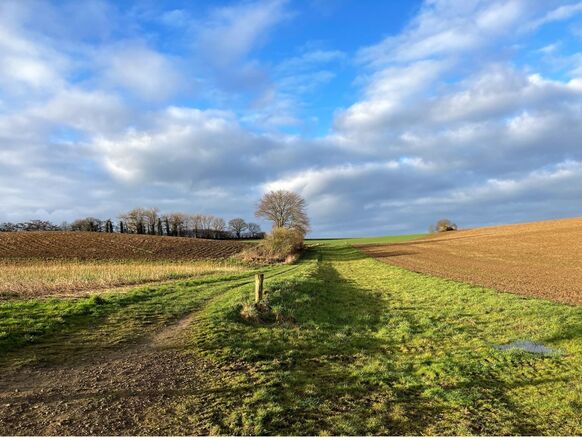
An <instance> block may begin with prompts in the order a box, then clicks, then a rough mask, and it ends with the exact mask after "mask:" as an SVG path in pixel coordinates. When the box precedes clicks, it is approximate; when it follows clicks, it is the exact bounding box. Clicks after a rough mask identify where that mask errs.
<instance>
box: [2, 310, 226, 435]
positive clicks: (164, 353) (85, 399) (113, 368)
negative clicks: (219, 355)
mask: <svg viewBox="0 0 582 437" xmlns="http://www.w3.org/2000/svg"><path fill="white" fill-rule="evenodd" d="M195 314H196V313H192V314H190V315H189V316H187V317H184V318H183V319H181V320H180V321H179V322H177V323H174V324H171V325H169V326H168V327H166V328H164V329H162V330H161V331H158V332H156V333H154V335H152V336H149V337H147V338H145V339H144V340H143V341H140V342H138V343H136V344H134V345H133V346H129V347H124V348H122V349H119V350H113V351H107V350H103V351H100V352H98V353H94V354H90V355H82V356H77V357H73V358H72V359H70V360H67V362H65V363H63V364H58V365H47V366H42V365H41V366H26V367H25V368H23V369H19V368H15V369H12V370H5V371H3V372H2V373H0V435H55V434H57V435H86V434H105V435H129V434H136V433H139V434H154V435H156V434H167V433H172V431H174V432H175V431H176V429H179V430H180V431H181V432H182V433H184V434H208V433H209V432H210V429H209V428H208V424H206V423H202V422H197V423H195V424H193V423H192V422H190V421H189V420H188V419H189V417H188V415H185V414H181V415H180V414H177V413H176V412H175V411H173V410H172V408H174V407H173V405H175V404H176V403H178V402H179V400H180V399H181V398H186V397H187V398H188V399H190V408H191V410H190V411H189V413H190V414H193V415H196V416H197V417H205V414H206V413H205V411H206V410H207V406H208V405H207V404H208V402H211V401H212V399H211V396H210V395H209V394H208V393H212V390H213V389H214V387H213V386H214V385H215V384H217V382H216V380H219V378H220V373H221V372H223V371H224V369H221V370H219V369H218V368H216V366H215V365H213V364H211V363H209V362H208V361H206V360H204V359H203V358H201V357H194V356H190V355H187V354H185V353H184V352H183V351H181V349H184V345H183V341H184V335H185V334H187V331H188V329H190V327H191V324H192V323H193V322H194V318H195ZM193 401H196V402H195V404H194V405H192V402H193Z"/></svg>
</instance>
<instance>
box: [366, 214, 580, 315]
mask: <svg viewBox="0 0 582 437" xmlns="http://www.w3.org/2000/svg"><path fill="white" fill-rule="evenodd" d="M363 250H365V251H366V252H367V253H369V254H370V255H372V256H374V257H376V258H378V259H381V260H382V261H384V262H387V263H390V264H394V265H397V266H400V267H404V268H405V269H409V270H413V271H416V272H423V273H428V274H430V275H436V276H440V277H444V278H449V279H454V280H457V281H465V282H470V283H473V284H478V285H482V286H485V287H491V288H495V289H497V290H503V291H508V292H512V293H518V294H523V295H526V296H534V297H541V298H544V299H552V300H556V301H558V302H566V303H571V304H576V305H580V304H582V261H581V260H582V218H573V219H564V220H551V221H545V222H537V223H524V224H519V225H509V226H496V227H490V228H478V229H470V230H466V231H457V232H448V233H444V234H439V235H436V236H432V237H430V238H426V239H424V240H417V241H410V242H405V243H401V244H388V245H384V244H382V245H371V246H365V247H363Z"/></svg>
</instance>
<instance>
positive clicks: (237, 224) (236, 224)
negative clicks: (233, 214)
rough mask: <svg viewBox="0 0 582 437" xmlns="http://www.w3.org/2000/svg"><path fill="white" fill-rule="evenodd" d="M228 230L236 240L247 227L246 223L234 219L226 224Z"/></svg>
mask: <svg viewBox="0 0 582 437" xmlns="http://www.w3.org/2000/svg"><path fill="white" fill-rule="evenodd" d="M228 227H229V229H230V230H231V231H232V232H233V233H234V235H236V238H240V237H241V235H242V233H243V231H245V230H246V229H247V227H248V225H247V222H245V221H244V219H241V218H240V217H237V218H234V219H232V220H230V221H229V222H228Z"/></svg>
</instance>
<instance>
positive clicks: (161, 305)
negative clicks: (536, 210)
mask: <svg viewBox="0 0 582 437" xmlns="http://www.w3.org/2000/svg"><path fill="white" fill-rule="evenodd" d="M266 284H267V286H268V288H269V289H270V291H269V294H268V296H269V297H268V299H269V301H270V304H271V307H272V308H273V311H277V312H279V313H281V314H284V315H285V316H286V317H285V318H284V320H285V322H283V323H265V324H253V323H249V322H245V321H244V320H243V319H241V317H240V315H239V313H240V307H239V304H240V302H243V301H245V300H248V299H249V298H250V297H251V296H252V274H250V273H247V274H241V275H239V276H236V275H233V276H232V277H230V278H222V279H220V278H216V281H215V282H213V283H210V284H208V283H207V284H203V283H202V280H199V281H190V282H187V283H177V284H176V285H174V286H164V287H166V288H163V289H158V288H156V287H150V291H149V292H144V293H141V294H139V293H137V294H136V295H135V298H134V299H133V300H131V299H130V300H127V301H123V302H121V301H111V302H110V303H107V302H106V303H101V304H100V306H99V307H106V308H107V307H108V305H110V306H111V311H109V310H106V309H101V310H99V311H98V312H97V313H96V314H95V315H94V316H91V315H89V316H84V317H81V318H80V319H77V318H74V319H72V320H70V321H69V322H71V323H72V326H71V328H70V329H65V327H64V326H63V327H61V328H59V332H60V333H59V334H50V335H49V334H47V336H46V337H43V338H44V340H42V338H39V340H38V342H37V343H35V344H32V345H29V346H26V347H24V348H21V349H20V350H16V349H12V352H9V353H8V358H7V359H6V360H4V363H3V364H2V369H3V370H2V372H3V374H2V379H1V380H2V382H1V383H0V384H1V385H0V396H1V399H2V400H1V401H0V402H1V403H0V405H2V407H0V430H1V431H2V433H4V434H6V433H18V434H25V433H26V434H43V433H59V434H84V433H96V434H115V433H124V434H144V433H145V434H196V433H209V432H210V433H223V434H369V433H371V434H427V433H438V434H475V433H484V434H580V433H581V432H582V422H581V420H580V418H579V414H578V412H579V409H580V405H581V399H580V392H581V388H582V387H581V378H582V327H581V322H580V320H581V319H582V317H581V316H582V310H581V309H580V308H579V307H572V306H568V305H561V304H558V303H553V302H548V301H544V300H537V299H527V298H523V297H519V296H514V295H510V294H504V293H497V292H495V291H493V290H488V289H484V288H480V287H475V286H471V285H468V284H462V283H456V282H453V281H447V280H444V279H439V278H434V277H429V276H426V275H421V274H416V273H413V272H409V271H405V270H402V269H400V268H398V267H393V266H390V265H387V264H384V263H381V262H378V261H376V260H373V259H371V258H369V257H367V256H365V255H364V254H362V253H361V252H359V251H357V250H355V249H353V248H351V247H349V246H343V245H338V246H335V247H320V248H319V249H318V250H317V252H316V253H311V254H309V255H308V256H307V257H306V258H304V259H303V260H301V262H300V263H299V264H298V265H297V266H283V267H275V268H272V269H270V270H269V271H268V272H267V280H266ZM111 299H113V297H112V298H111ZM117 299H119V297H118V298H117ZM116 305H117V306H116ZM121 309H122V310H121ZM26 311H28V310H26ZM75 317H78V316H75ZM516 339H530V340H533V341H537V342H540V343H543V344H545V345H548V346H550V347H552V348H553V349H557V350H559V351H561V353H560V354H554V355H547V356H546V355H535V354H529V353H523V352H518V351H500V350H497V349H495V347H494V346H495V345H497V344H505V343H508V342H510V341H513V340H516ZM16 389H18V392H16V391H15V390H16ZM41 390H43V391H41ZM6 404H10V406H6Z"/></svg>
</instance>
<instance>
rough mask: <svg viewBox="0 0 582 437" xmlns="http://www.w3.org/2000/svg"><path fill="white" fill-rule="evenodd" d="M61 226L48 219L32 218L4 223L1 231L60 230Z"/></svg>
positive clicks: (0, 228) (0, 226) (1, 225)
mask: <svg viewBox="0 0 582 437" xmlns="http://www.w3.org/2000/svg"><path fill="white" fill-rule="evenodd" d="M60 230H61V227H60V226H58V225H55V224H53V223H51V222H49V221H46V220H30V221H28V222H21V223H10V222H6V223H2V224H0V232H32V231H60Z"/></svg>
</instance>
